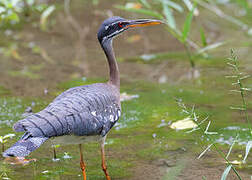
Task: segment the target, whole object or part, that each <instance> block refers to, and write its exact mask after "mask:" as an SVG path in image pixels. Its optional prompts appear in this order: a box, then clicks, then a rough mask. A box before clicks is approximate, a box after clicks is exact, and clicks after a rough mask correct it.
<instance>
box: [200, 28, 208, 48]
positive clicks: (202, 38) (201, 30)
mask: <svg viewBox="0 0 252 180" xmlns="http://www.w3.org/2000/svg"><path fill="white" fill-rule="evenodd" d="M200 37H201V42H202V45H203V47H206V46H207V41H206V36H205V32H204V29H203V28H202V27H201V28H200Z"/></svg>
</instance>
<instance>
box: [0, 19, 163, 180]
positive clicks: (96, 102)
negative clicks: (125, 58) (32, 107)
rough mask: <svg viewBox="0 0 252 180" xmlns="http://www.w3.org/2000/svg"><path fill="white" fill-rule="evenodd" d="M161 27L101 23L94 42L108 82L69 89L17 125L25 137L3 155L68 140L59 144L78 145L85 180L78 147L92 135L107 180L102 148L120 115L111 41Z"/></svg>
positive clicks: (131, 22) (154, 22)
mask: <svg viewBox="0 0 252 180" xmlns="http://www.w3.org/2000/svg"><path fill="white" fill-rule="evenodd" d="M161 23H162V22H161V21H159V20H149V19H140V20H126V19H124V18H121V17H111V18H108V19H107V20H105V21H104V22H103V23H102V25H101V27H100V28H99V30H98V33H97V38H98V40H99V42H100V45H101V47H102V49H103V51H104V53H105V55H106V57H107V60H108V64H109V76H110V77H109V78H110V79H109V81H108V82H107V83H98V84H92V85H87V86H80V87H74V88H71V89H69V90H67V91H65V92H63V93H62V94H61V95H59V96H58V97H56V98H55V100H54V101H53V102H52V103H51V104H49V105H48V106H47V107H46V108H45V109H44V110H42V111H40V112H38V113H36V114H33V115H31V116H29V117H27V118H26V119H23V120H21V121H18V122H17V123H16V124H15V125H14V127H13V128H14V130H16V131H18V132H20V131H25V134H24V136H23V137H22V138H21V139H20V140H19V141H18V142H17V143H16V144H14V145H13V146H12V147H11V148H9V149H7V150H6V151H5V152H4V153H3V155H4V156H5V157H8V156H26V155H28V154H29V153H30V152H31V151H34V150H35V149H36V148H38V147H39V146H40V145H41V144H43V142H44V141H46V140H47V139H48V138H53V137H56V138H57V137H59V138H60V137H70V138H67V139H63V140H62V141H60V142H63V143H67V144H69V143H78V144H79V148H80V166H81V170H82V174H83V179H84V180H86V173H85V164H84V161H83V154H82V149H81V144H82V142H83V137H86V136H89V137H90V136H91V137H94V135H96V136H99V137H102V140H101V154H102V169H103V171H104V173H105V175H106V179H107V180H111V178H110V176H109V175H108V171H107V167H106V164H105V151H104V144H105V139H106V135H107V133H108V132H109V130H110V129H111V128H112V127H113V125H114V124H115V123H116V121H117V120H118V119H119V117H120V115H121V105H120V93H119V91H120V75H119V69H118V65H117V62H116V59H115V54H114V51H113V47H112V39H113V37H115V36H116V35H118V34H120V33H122V32H124V31H126V30H127V29H129V28H132V27H137V26H148V25H157V24H161ZM94 139H96V140H97V138H94ZM98 139H99V138H98Z"/></svg>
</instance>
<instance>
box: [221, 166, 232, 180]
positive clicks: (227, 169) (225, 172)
mask: <svg viewBox="0 0 252 180" xmlns="http://www.w3.org/2000/svg"><path fill="white" fill-rule="evenodd" d="M231 168H232V165H231V164H230V165H229V166H227V168H226V169H225V170H224V172H223V173H222V176H221V180H226V179H227V175H228V173H229V171H230V169H231Z"/></svg>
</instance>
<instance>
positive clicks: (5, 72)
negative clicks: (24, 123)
mask: <svg viewBox="0 0 252 180" xmlns="http://www.w3.org/2000/svg"><path fill="white" fill-rule="evenodd" d="M111 15H119V16H123V17H125V18H128V17H129V18H132V19H134V18H136V19H137V18H150V17H151V18H153V19H159V20H162V21H163V22H165V24H164V25H163V26H161V27H160V28H159V29H154V28H153V29H151V28H146V29H144V30H139V31H138V30H136V31H133V32H131V33H129V34H127V35H123V37H122V38H121V39H120V38H119V39H118V40H116V41H115V43H114V49H115V50H116V51H117V52H116V55H117V57H118V58H117V59H118V61H119V66H120V70H121V80H122V82H121V85H122V87H121V98H122V100H124V101H123V102H122V110H123V113H122V117H121V119H120V120H119V122H118V123H117V124H115V127H114V128H113V129H112V131H111V132H110V134H109V135H108V139H107V142H106V150H107V163H108V169H109V171H110V173H111V176H112V179H154V178H156V179H162V180H166V179H169V180H170V179H178V178H180V179H221V180H225V179H242V180H247V179H250V178H251V177H252V174H251V169H252V163H251V162H252V157H251V148H252V130H251V129H252V124H251V123H252V121H251V108H252V103H251V97H252V95H251V88H252V85H251V84H252V79H251V77H250V75H251V73H252V72H251V68H250V67H251V66H252V63H251V58H252V55H251V53H250V52H251V48H252V44H251V38H252V36H251V35H252V21H251V19H252V2H251V1H250V0H248V1H243V0H225V1H224V0H216V1H210V0H195V1H194V0H183V1H175V0H153V1H150V0H131V1H128V0H127V1H109V0H106V1H101V0H100V1H99V0H93V1H86V0H76V1H70V0H64V1H47V0H41V1H37V0H27V1H26V0H3V1H1V2H0V37H1V40H0V57H1V58H0V145H1V152H2V151H4V149H6V148H7V147H9V146H10V145H11V144H13V143H14V142H15V141H16V140H18V139H19V138H20V137H21V136H22V133H15V134H13V133H14V132H13V130H12V128H11V127H12V125H13V124H14V123H15V122H16V121H17V120H19V119H22V118H23V117H25V116H27V115H29V113H32V112H38V111H40V110H41V109H43V108H44V107H46V106H47V105H48V104H49V103H50V102H51V101H52V100H53V98H54V97H56V96H57V95H58V94H60V93H61V92H62V91H64V90H66V89H68V88H71V87H75V86H80V85H86V84H91V83H96V82H105V81H106V78H101V77H104V76H106V75H107V68H106V66H105V61H104V55H103V54H102V53H101V49H100V47H99V44H98V43H97V44H95V42H97V40H96V31H97V28H98V26H99V24H100V23H101V22H102V20H103V19H105V18H107V17H108V16H111ZM157 32H158V33H157ZM231 48H234V49H235V52H234V50H231V55H229V51H230V49H231ZM228 56H230V58H228V60H226V59H227V57H228ZM238 56H239V58H238ZM188 62H189V65H188ZM190 68H191V69H190ZM229 68H230V69H229ZM188 70H190V72H189V73H188ZM176 101H177V102H176ZM178 105H179V106H178ZM181 122H182V124H183V125H184V126H183V127H177V128H174V123H177V124H176V126H181ZM186 122H187V123H188V124H186ZM186 125H188V127H185V126H186ZM97 147H98V145H97V143H88V144H85V145H84V149H85V152H84V153H85V154H84V157H85V159H86V163H87V164H88V166H87V167H88V169H87V174H88V177H89V178H90V179H102V178H103V174H102V171H101V170H100V169H99V168H97V167H100V154H99V151H98V148H97ZM54 150H55V151H56V153H57V156H56V154H55V153H54ZM53 153H54V154H53ZM31 156H32V157H33V158H36V159H37V162H32V163H30V164H27V165H26V166H12V165H9V164H7V163H5V162H4V161H3V158H2V157H0V179H21V178H24V179H80V178H81V172H80V170H79V167H78V166H76V164H78V158H79V155H78V152H77V147H73V146H56V147H55V146H54V147H52V145H51V143H50V142H47V143H46V144H44V145H43V146H42V147H41V148H39V149H38V150H37V151H35V152H34V153H33V154H32V155H31ZM73 164H74V165H73ZM199 171H201V172H199Z"/></svg>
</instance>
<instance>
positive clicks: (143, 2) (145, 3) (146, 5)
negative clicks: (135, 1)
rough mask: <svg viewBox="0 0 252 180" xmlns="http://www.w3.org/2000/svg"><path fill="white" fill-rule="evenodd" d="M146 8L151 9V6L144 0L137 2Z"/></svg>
mask: <svg viewBox="0 0 252 180" xmlns="http://www.w3.org/2000/svg"><path fill="white" fill-rule="evenodd" d="M139 1H140V2H141V4H143V5H144V6H145V7H146V8H151V5H150V4H149V3H148V1H146V0H139Z"/></svg>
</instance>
